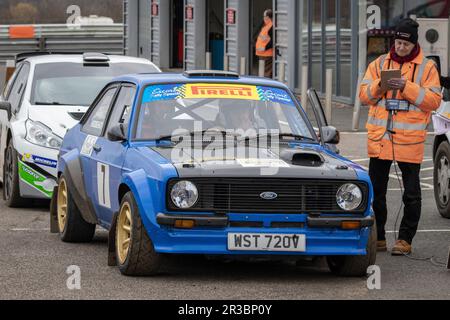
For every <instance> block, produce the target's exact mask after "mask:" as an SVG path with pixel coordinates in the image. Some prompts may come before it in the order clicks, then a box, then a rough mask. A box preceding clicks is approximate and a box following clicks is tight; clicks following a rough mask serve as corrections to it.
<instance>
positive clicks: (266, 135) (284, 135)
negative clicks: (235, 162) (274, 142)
mask: <svg viewBox="0 0 450 320" xmlns="http://www.w3.org/2000/svg"><path fill="white" fill-rule="evenodd" d="M271 137H279V138H280V140H285V139H283V138H294V139H295V140H298V141H304V140H307V141H313V142H315V141H316V140H315V139H313V138H310V137H305V136H302V135H300V134H295V133H276V134H275V133H264V134H258V135H256V136H254V137H245V138H243V139H242V140H256V139H261V138H271Z"/></svg>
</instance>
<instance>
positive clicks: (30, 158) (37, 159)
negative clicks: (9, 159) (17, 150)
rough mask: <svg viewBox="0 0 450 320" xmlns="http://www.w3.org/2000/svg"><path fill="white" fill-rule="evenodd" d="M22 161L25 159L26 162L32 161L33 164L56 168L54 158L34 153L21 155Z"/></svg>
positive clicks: (56, 163)
mask: <svg viewBox="0 0 450 320" xmlns="http://www.w3.org/2000/svg"><path fill="white" fill-rule="evenodd" d="M22 161H25V162H28V163H34V164H38V165H41V166H44V167H50V168H56V167H57V165H58V162H57V161H56V160H52V159H47V158H44V157H39V156H35V155H32V154H29V153H27V154H24V155H23V157H22Z"/></svg>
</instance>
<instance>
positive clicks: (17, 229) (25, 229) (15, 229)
mask: <svg viewBox="0 0 450 320" xmlns="http://www.w3.org/2000/svg"><path fill="white" fill-rule="evenodd" d="M11 231H19V232H22V231H31V232H34V231H36V232H40V231H50V229H49V228H44V229H31V228H13V229H11Z"/></svg>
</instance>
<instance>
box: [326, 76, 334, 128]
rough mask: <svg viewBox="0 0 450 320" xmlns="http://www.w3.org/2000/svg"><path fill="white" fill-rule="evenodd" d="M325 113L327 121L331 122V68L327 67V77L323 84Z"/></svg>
mask: <svg viewBox="0 0 450 320" xmlns="http://www.w3.org/2000/svg"><path fill="white" fill-rule="evenodd" d="M325 94H326V97H325V110H326V111H325V114H326V117H327V121H328V123H329V124H330V125H331V122H332V116H333V112H332V99H331V98H332V96H333V70H332V69H327V78H326V85H325Z"/></svg>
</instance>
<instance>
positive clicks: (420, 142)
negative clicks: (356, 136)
mask: <svg viewBox="0 0 450 320" xmlns="http://www.w3.org/2000/svg"><path fill="white" fill-rule="evenodd" d="M418 28H419V25H418V23H417V22H415V21H414V20H412V19H409V18H408V19H404V20H402V21H401V22H400V23H399V24H398V26H397V28H396V33H395V45H394V46H393V47H392V49H391V51H390V52H389V53H388V54H385V55H382V56H380V57H379V58H378V59H377V60H375V61H374V62H372V63H371V64H370V65H369V67H368V70H367V72H366V75H365V77H364V80H363V81H362V83H361V87H360V99H361V102H362V103H363V104H366V105H369V106H370V109H369V118H368V121H367V125H366V128H367V130H368V153H369V157H370V165H369V175H370V178H371V180H372V184H373V188H374V202H373V210H374V212H375V217H376V221H377V233H378V243H377V245H378V251H387V246H386V232H385V225H386V220H387V206H386V192H387V188H388V181H389V172H390V169H391V165H392V162H393V161H396V162H397V163H398V165H399V167H400V170H401V172H402V179H403V185H404V196H403V203H404V205H405V209H404V215H403V219H402V222H401V225H400V231H399V236H398V239H397V240H396V243H395V245H394V247H393V248H392V250H391V253H392V255H404V254H410V253H411V251H412V247H411V245H412V241H413V238H414V237H415V235H416V232H417V228H418V225H419V220H420V215H421V206H422V195H421V188H420V178H419V174H420V167H421V163H422V161H423V156H424V146H425V141H426V138H427V127H428V124H429V122H430V118H431V113H432V111H434V110H436V109H438V108H439V106H440V104H441V100H442V95H441V85H440V75H439V73H438V70H437V68H436V65H435V63H434V61H432V60H431V59H427V58H426V57H425V56H424V53H423V50H422V49H421V47H420V45H419V44H418ZM389 69H399V70H401V78H398V79H391V80H389V81H387V88H386V89H385V90H383V89H382V87H384V86H382V85H381V72H382V71H383V70H389Z"/></svg>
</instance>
